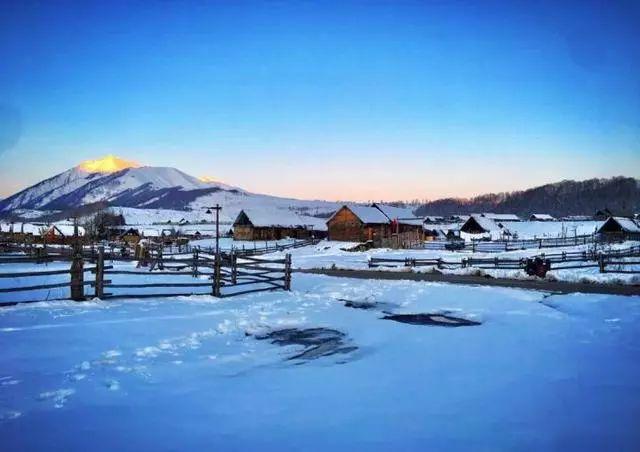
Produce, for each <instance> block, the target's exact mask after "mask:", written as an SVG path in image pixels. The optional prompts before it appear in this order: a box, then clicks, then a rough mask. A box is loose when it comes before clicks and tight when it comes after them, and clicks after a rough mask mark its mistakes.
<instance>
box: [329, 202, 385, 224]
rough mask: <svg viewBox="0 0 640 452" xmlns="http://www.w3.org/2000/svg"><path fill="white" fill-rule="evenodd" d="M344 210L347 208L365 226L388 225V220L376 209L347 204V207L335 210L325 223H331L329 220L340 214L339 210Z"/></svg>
mask: <svg viewBox="0 0 640 452" xmlns="http://www.w3.org/2000/svg"><path fill="white" fill-rule="evenodd" d="M344 208H347V209H349V210H350V211H351V212H353V214H354V215H355V216H356V217H358V218H360V221H362V222H363V223H365V224H387V223H389V219H388V218H387V217H386V216H385V215H384V214H383V213H382V212H381V211H380V210H378V209H376V208H375V207H371V206H362V205H358V204H349V205H346V204H345V205H344V206H342V207H341V208H340V209H338V210H336V211H335V212H334V214H333V215H331V217H330V218H328V219H327V221H326V223H328V222H329V221H331V219H333V217H335V216H336V215H337V213H338V212H340V210H341V209H344Z"/></svg>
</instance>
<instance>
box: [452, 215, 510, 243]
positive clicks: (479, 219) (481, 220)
mask: <svg viewBox="0 0 640 452" xmlns="http://www.w3.org/2000/svg"><path fill="white" fill-rule="evenodd" d="M460 232H464V233H466V234H474V235H475V234H482V235H490V236H491V238H497V237H496V236H499V235H508V234H509V230H508V229H507V228H505V227H504V225H503V224H502V223H497V222H495V221H494V220H492V219H491V218H487V217H484V216H482V215H471V216H470V217H469V219H468V220H467V221H465V222H464V224H463V225H462V226H460Z"/></svg>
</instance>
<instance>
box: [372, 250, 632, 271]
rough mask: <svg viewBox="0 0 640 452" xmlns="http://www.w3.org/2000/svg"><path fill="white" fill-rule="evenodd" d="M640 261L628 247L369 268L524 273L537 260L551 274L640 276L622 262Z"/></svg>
mask: <svg viewBox="0 0 640 452" xmlns="http://www.w3.org/2000/svg"><path fill="white" fill-rule="evenodd" d="M632 257H640V245H636V246H631V247H628V248H622V249H617V250H610V251H607V252H595V251H573V252H564V251H563V252H561V253H543V254H539V255H536V256H530V257H523V258H498V257H495V258H473V257H468V258H463V259H461V260H459V261H447V260H445V259H442V258H438V259H419V258H410V257H407V258H404V259H400V258H376V257H372V258H370V259H369V268H377V267H391V268H397V267H410V268H411V267H436V268H439V269H455V268H469V267H473V268H481V269H504V270H524V268H525V266H526V265H527V261H528V260H530V259H535V258H540V259H542V260H543V261H548V262H549V263H550V264H551V269H552V270H567V269H576V268H589V267H597V268H598V269H599V271H600V273H640V270H637V269H635V268H633V267H636V266H637V265H638V264H640V261H638V260H625V258H632Z"/></svg>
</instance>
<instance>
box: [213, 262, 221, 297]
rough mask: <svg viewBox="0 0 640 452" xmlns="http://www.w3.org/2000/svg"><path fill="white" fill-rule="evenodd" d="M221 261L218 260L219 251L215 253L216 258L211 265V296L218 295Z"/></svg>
mask: <svg viewBox="0 0 640 452" xmlns="http://www.w3.org/2000/svg"><path fill="white" fill-rule="evenodd" d="M221 265H222V262H221V261H220V252H217V253H216V258H215V261H214V265H213V296H214V297H220V284H221V281H220V266H221Z"/></svg>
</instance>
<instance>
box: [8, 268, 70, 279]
mask: <svg viewBox="0 0 640 452" xmlns="http://www.w3.org/2000/svg"><path fill="white" fill-rule="evenodd" d="M70 272H71V270H68V269H67V270H46V271H42V272H21V273H0V278H24V277H29V276H49V275H65V274H69V273H70Z"/></svg>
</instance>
